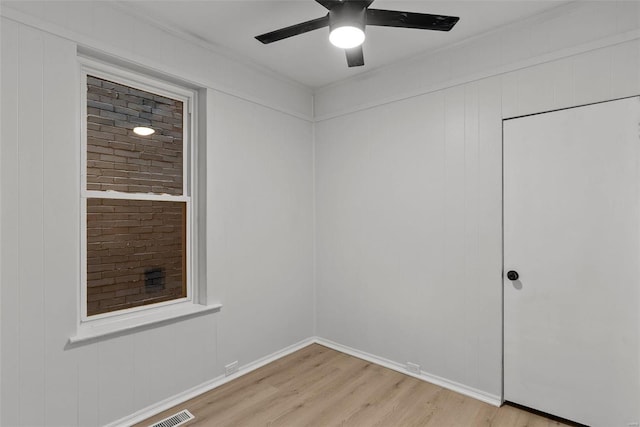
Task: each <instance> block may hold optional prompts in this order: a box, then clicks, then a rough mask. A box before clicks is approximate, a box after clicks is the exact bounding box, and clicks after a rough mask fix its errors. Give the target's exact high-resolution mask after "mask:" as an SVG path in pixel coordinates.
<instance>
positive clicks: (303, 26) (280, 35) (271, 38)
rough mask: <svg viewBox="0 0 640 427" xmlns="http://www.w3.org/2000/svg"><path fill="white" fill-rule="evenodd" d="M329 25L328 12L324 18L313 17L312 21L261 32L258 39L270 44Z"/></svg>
mask: <svg viewBox="0 0 640 427" xmlns="http://www.w3.org/2000/svg"><path fill="white" fill-rule="evenodd" d="M327 26H329V14H328V13H327V14H326V15H325V16H323V17H322V18H318V19H312V20H311V21H306V22H301V23H300V24H296V25H292V26H290V27H286V28H281V29H279V30H275V31H271V32H270V33H266V34H261V35H259V36H256V39H257V40H258V41H261V42H262V43H264V44H269V43H273V42H277V41H278V40H282V39H286V38H289V37H293V36H297V35H298V34H303V33H308V32H309V31H313V30H317V29H318V28H322V27H327Z"/></svg>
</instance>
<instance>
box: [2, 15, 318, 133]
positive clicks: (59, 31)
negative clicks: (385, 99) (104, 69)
mask: <svg viewBox="0 0 640 427" xmlns="http://www.w3.org/2000/svg"><path fill="white" fill-rule="evenodd" d="M1 6H2V7H0V17H2V18H5V19H9V20H11V21H14V22H16V23H18V24H22V25H25V26H27V27H30V28H33V29H36V30H39V31H44V32H46V33H48V34H51V35H53V36H56V37H60V38H62V39H65V40H67V41H69V42H72V43H74V44H75V45H76V46H77V47H78V50H79V53H82V52H85V51H91V52H92V56H98V57H99V58H102V57H115V58H117V59H118V60H120V61H124V62H127V63H129V64H131V65H132V66H134V67H136V68H142V69H151V70H156V71H158V72H160V73H162V74H164V75H166V76H169V77H170V78H172V79H175V80H179V81H182V82H184V83H186V84H189V85H192V86H193V87H200V88H207V89H211V90H215V91H218V92H222V93H225V94H227V95H230V96H234V97H236V98H239V99H242V100H244V101H248V102H251V103H254V104H257V105H261V106H263V107H266V108H269V109H272V110H274V111H278V112H281V113H283V114H287V115H289V116H293V117H296V118H298V119H301V120H304V121H306V122H313V120H314V119H313V113H312V111H313V109H312V108H310V109H309V114H304V113H302V112H299V111H295V110H293V109H289V108H286V107H283V106H280V105H277V104H276V103H274V102H269V101H268V100H265V99H262V98H260V97H257V96H252V95H250V94H247V93H245V92H243V91H241V90H237V89H234V88H231V87H228V86H225V85H222V84H219V83H216V82H210V81H209V82H202V81H200V80H199V79H197V78H196V79H194V78H193V77H189V76H184V75H182V74H181V73H179V72H178V71H177V70H176V69H175V68H174V67H172V66H171V65H170V64H167V63H159V62H158V61H155V60H151V59H148V58H145V60H144V62H140V60H139V59H138V58H137V57H136V56H135V55H133V54H132V53H131V52H129V51H127V50H123V49H121V48H118V47H115V46H113V45H111V44H109V43H106V42H104V41H101V40H98V39H96V38H93V37H90V36H87V35H84V34H81V33H78V32H76V31H73V30H69V29H67V28H64V27H62V26H60V25H58V24H55V23H52V22H49V21H46V20H43V19H41V18H39V17H37V16H33V15H30V14H27V13H24V12H21V11H19V10H16V9H13V8H11V7H8V6H6V5H1ZM118 11H119V13H122V10H121V9H118ZM153 26H154V27H156V28H158V27H157V26H156V25H153ZM161 30H162V31H164V32H166V30H165V29H161ZM171 35H172V36H174V37H175V35H174V34H171ZM183 41H186V42H188V43H193V42H192V41H189V40H184V39H183ZM198 47H200V48H203V47H202V46H200V45H198ZM207 50H208V51H210V52H212V53H214V54H216V55H220V56H224V55H221V54H219V53H218V52H215V51H213V50H211V49H207ZM224 57H225V59H228V60H230V61H232V62H234V63H238V61H236V60H235V59H232V58H229V57H228V56H224ZM238 64H239V65H240V66H244V67H248V68H250V69H252V70H254V71H257V72H258V73H260V74H265V72H264V70H261V69H258V68H256V67H255V66H250V65H247V64H244V63H238ZM272 73H273V72H270V73H267V74H266V76H267V77H269V78H273V77H272ZM277 80H278V81H280V82H283V83H285V84H289V85H291V86H292V87H294V88H296V89H297V90H301V91H304V92H306V93H308V95H309V100H310V102H313V92H312V91H311V89H310V88H308V87H306V86H303V85H301V84H300V83H298V82H296V81H294V80H291V79H288V78H285V77H283V76H282V75H279V76H278V77H277Z"/></svg>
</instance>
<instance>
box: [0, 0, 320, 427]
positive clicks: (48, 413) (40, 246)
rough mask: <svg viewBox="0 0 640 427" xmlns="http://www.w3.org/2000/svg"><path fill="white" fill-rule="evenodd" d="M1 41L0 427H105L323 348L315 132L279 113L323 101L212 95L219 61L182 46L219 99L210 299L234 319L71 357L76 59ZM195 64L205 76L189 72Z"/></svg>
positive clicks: (214, 123) (214, 117)
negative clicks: (317, 325) (308, 343)
mask: <svg viewBox="0 0 640 427" xmlns="http://www.w3.org/2000/svg"><path fill="white" fill-rule="evenodd" d="M76 4H78V5H80V3H77V2H70V3H69V4H68V6H69V5H70V7H75V5H76ZM78 7H79V9H80V10H83V8H84V7H85V6H84V5H80V6H78ZM100 7H102V6H100ZM111 13H113V12H111ZM92 16H93V15H92ZM108 16H111V17H112V16H113V15H108ZM99 19H101V18H99V17H98V16H96V17H92V21H93V22H94V23H95V22H96V21H97V20H99ZM125 19H126V17H125ZM1 27H2V28H1V30H2V34H1V43H2V45H1V53H2V58H1V59H2V76H1V77H2V82H1V83H2V84H1V90H2V95H1V99H2V134H1V142H2V143H1V146H0V161H1V164H0V171H1V175H0V196H1V199H0V207H1V211H0V221H1V222H0V226H1V232H2V243H1V258H0V274H1V275H0V285H1V288H0V304H1V306H0V316H1V317H0V325H1V328H2V329H1V331H0V338H1V349H2V355H1V359H0V362H1V375H2V382H1V383H2V384H1V388H0V393H1V394H0V397H1V406H2V412H1V419H0V424H1V425H3V426H38V425H52V426H75V425H78V426H94V425H104V424H107V423H110V422H113V421H115V420H118V419H120V418H122V417H125V416H128V415H130V414H133V413H135V412H136V411H139V410H141V409H143V408H145V407H147V406H149V405H153V404H155V403H157V402H159V401H161V400H163V399H166V398H169V397H172V396H174V395H176V394H178V393H181V392H184V391H185V390H188V389H189V388H191V387H194V386H197V385H199V384H202V383H204V382H206V381H210V380H212V379H214V378H216V377H219V376H221V375H223V374H224V369H223V366H224V365H226V364H228V363H230V362H232V361H235V360H237V361H238V362H239V365H240V366H243V365H246V364H248V363H251V362H254V361H255V360H257V359H259V358H261V357H265V356H267V355H270V354H272V353H274V352H276V351H279V350H281V349H283V348H285V347H287V346H289V345H292V344H295V343H297V342H299V341H300V340H303V339H305V338H308V337H310V336H312V335H313V323H312V316H311V315H310V313H312V312H313V270H312V257H313V256H312V249H313V243H312V236H313V230H312V222H311V218H312V216H313V212H312V208H313V196H312V191H313V186H312V144H311V141H312V138H311V130H312V125H311V123H310V122H309V121H308V120H304V119H301V118H299V116H303V115H304V113H303V112H300V111H298V112H297V113H296V114H288V113H285V112H282V110H284V109H285V108H284V107H282V105H283V104H282V103H281V102H284V100H288V101H287V103H288V106H289V107H288V109H290V110H294V109H295V108H294V107H295V105H297V102H298V98H300V99H303V98H304V99H306V100H307V102H308V104H309V105H310V102H311V97H310V96H309V94H308V93H307V92H305V91H304V90H300V92H299V93H298V92H296V91H295V90H293V91H292V92H290V94H289V95H282V94H279V95H278V96H277V97H276V98H274V99H270V98H269V96H270V95H269V93H270V92H269V91H270V90H275V89H273V88H274V87H275V88H278V87H280V85H282V84H283V83H282V82H281V81H278V80H272V79H270V78H268V77H264V76H263V77H260V78H261V79H265V80H264V81H265V82H266V83H267V84H271V89H269V90H265V91H261V92H255V93H253V97H254V98H256V99H257V98H260V99H261V101H260V102H257V101H256V102H254V101H248V100H246V99H243V98H240V97H237V96H233V95H228V94H225V93H223V92H220V91H216V90H213V89H211V88H210V87H209V86H208V85H209V84H211V83H215V82H216V78H217V77H216V76H215V75H214V76H213V77H208V78H202V79H201V81H199V80H198V78H199V77H201V76H203V74H204V73H206V72H207V68H205V66H204V65H206V63H207V61H210V62H212V63H214V64H215V63H217V58H215V57H208V56H207V53H206V52H203V51H202V50H200V49H199V48H195V47H191V48H189V47H188V45H186V46H182V49H183V51H182V52H181V53H180V55H181V57H182V58H187V59H188V60H189V61H186V62H185V63H182V64H181V65H180V67H181V68H182V69H184V70H185V74H186V75H189V76H191V77H193V80H191V82H193V83H198V82H200V84H201V86H202V87H204V88H207V87H209V89H208V90H207V103H208V106H207V124H208V130H207V146H206V156H207V161H206V163H207V165H206V166H207V174H206V181H207V191H208V194H207V200H206V203H207V215H206V219H204V220H206V233H207V234H206V239H207V244H206V249H207V255H206V256H207V260H208V261H207V288H208V289H207V290H208V292H207V297H208V299H209V300H210V301H211V302H216V301H219V302H221V303H222V304H223V308H222V311H221V312H219V313H213V314H206V315H202V316H199V317H194V318H189V319H187V320H181V321H176V322H171V323H167V324H163V325H160V326H158V327H151V328H147V329H144V330H140V331H137V332H132V333H128V334H124V335H121V336H118V337H115V338H104V339H100V340H98V341H95V342H89V343H86V344H81V345H77V346H73V347H70V346H68V345H67V340H68V338H69V337H70V336H72V335H74V334H75V331H76V318H77V311H78V307H77V298H78V297H77V295H78V290H79V271H80V266H79V259H80V243H79V242H80V235H79V233H80V222H79V221H80V205H79V203H80V198H79V191H80V170H79V164H80V139H79V138H80V133H79V132H80V126H79V123H80V120H81V118H80V104H79V103H80V95H79V94H80V90H81V84H80V78H79V72H78V62H77V45H76V42H74V41H73V40H69V39H66V38H61V37H58V36H54V35H51V34H50V33H47V32H44V31H40V30H36V29H34V28H32V27H30V26H27V25H23V24H21V23H18V22H16V21H14V20H12V19H7V18H2V21H1ZM104 28H106V26H105V27H104ZM132 29H133V26H132ZM124 30H126V29H124ZM133 31H138V30H137V29H133ZM98 35H99V31H97V32H96V34H94V36H95V37H98ZM165 36H166V35H165ZM163 37H164V36H163ZM144 40H146V39H144ZM166 40H168V41H167V43H173V44H172V45H176V44H177V45H180V43H182V42H181V41H179V40H178V41H176V40H173V39H171V38H170V37H169V38H167V39H166ZM145 43H147V42H145V41H143V40H137V42H136V47H135V49H139V50H144V47H145ZM151 43H153V44H154V45H155V43H156V41H155V40H148V44H147V46H150V45H151ZM108 45H109V40H105V41H104V45H103V46H108ZM121 48H123V49H124V47H122V46H121ZM113 49H114V51H118V49H119V48H118V47H114V48H113ZM135 49H131V50H130V51H128V53H127V54H128V55H130V56H133V55H134V53H135ZM189 49H191V50H189ZM149 52H151V53H149ZM149 52H147V53H146V55H149V56H151V57H153V52H155V51H154V48H150V50H149ZM198 56H201V58H200V59H199V60H198V61H200V62H201V63H202V64H203V66H202V68H197V69H195V68H194V69H191V68H189V67H192V66H193V67H195V65H194V61H195V58H197V57H198ZM162 61H163V57H162V56H156V57H155V59H153V58H152V59H151V60H150V63H153V64H155V65H158V64H160V65H161V64H162V63H163V62H162ZM221 64H222V65H224V62H221ZM174 66H175V64H174V65H170V64H169V65H167V69H168V70H169V71H171V70H175V68H171V67H174ZM240 68H241V67H240ZM156 71H160V72H162V71H164V70H163V69H162V68H159V69H156ZM246 72H247V73H249V72H250V71H246ZM214 74H215V73H214ZM242 81H243V80H242V77H239V80H238V84H239V85H240V86H241V87H239V88H238V92H242V91H246V90H247V88H246V87H244V86H242ZM221 84H224V85H226V84H227V83H225V82H224V81H222V83H221ZM228 84H231V83H228ZM291 87H294V88H295V85H293V86H291ZM288 90H291V89H290V88H289V89H288ZM245 98H249V96H247V97H245ZM271 102H272V104H271ZM203 237H205V236H203Z"/></svg>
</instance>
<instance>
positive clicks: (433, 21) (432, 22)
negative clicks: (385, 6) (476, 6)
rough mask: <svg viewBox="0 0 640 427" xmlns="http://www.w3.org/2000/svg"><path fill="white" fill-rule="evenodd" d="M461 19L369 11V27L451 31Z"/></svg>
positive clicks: (392, 11) (390, 11)
mask: <svg viewBox="0 0 640 427" xmlns="http://www.w3.org/2000/svg"><path fill="white" fill-rule="evenodd" d="M459 20H460V18H458V17H457V16H445V15H429V14H427V13H413V12H401V11H396V10H381V9H368V10H367V25H379V26H382V27H402V28H417V29H420V30H436V31H449V30H451V29H452V28H453V26H454V25H456V22H458V21H459Z"/></svg>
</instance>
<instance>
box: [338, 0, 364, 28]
mask: <svg viewBox="0 0 640 427" xmlns="http://www.w3.org/2000/svg"><path fill="white" fill-rule="evenodd" d="M366 24H367V4H366V3H365V2H359V1H347V2H343V3H338V4H336V5H335V6H333V7H332V8H331V10H329V29H330V30H331V31H333V30H334V29H336V28H340V27H344V26H350V27H356V28H360V29H361V30H362V31H364V27H365V26H366Z"/></svg>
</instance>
